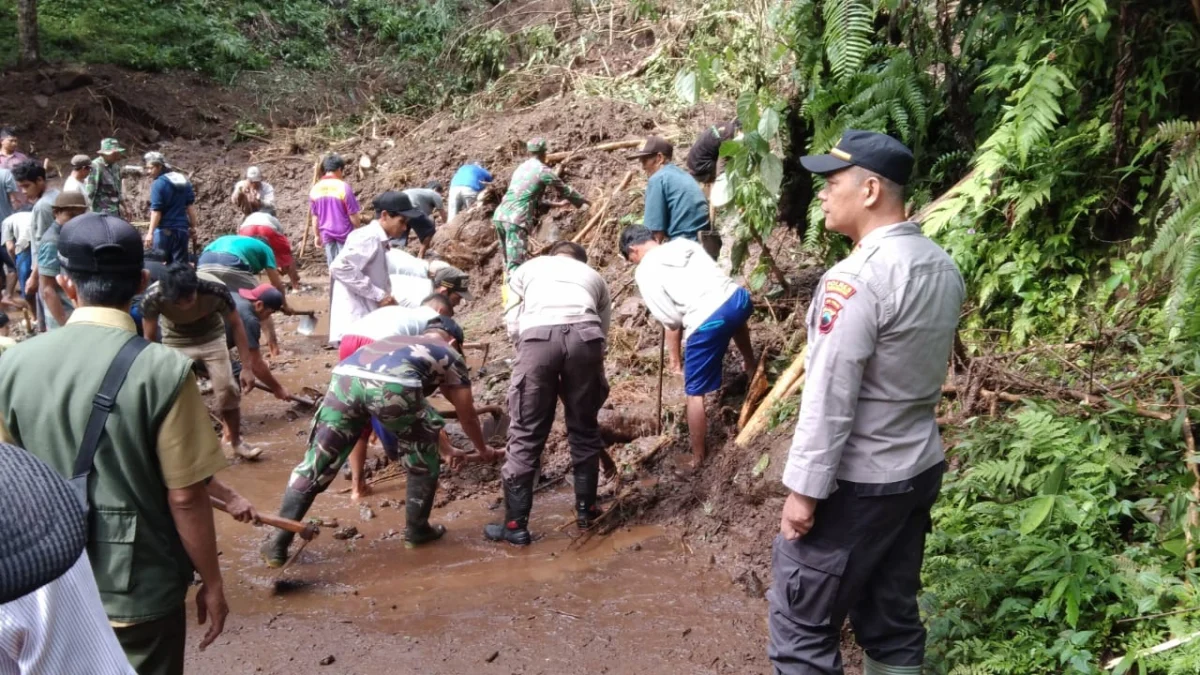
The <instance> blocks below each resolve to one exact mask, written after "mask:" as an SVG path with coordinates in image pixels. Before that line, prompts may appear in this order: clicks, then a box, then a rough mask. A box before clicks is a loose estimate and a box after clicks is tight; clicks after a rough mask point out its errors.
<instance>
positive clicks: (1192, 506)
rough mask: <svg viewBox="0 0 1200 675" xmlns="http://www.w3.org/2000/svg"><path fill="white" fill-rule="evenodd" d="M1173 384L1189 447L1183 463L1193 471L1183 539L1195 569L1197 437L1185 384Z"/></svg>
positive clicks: (1199, 497) (1199, 473)
mask: <svg viewBox="0 0 1200 675" xmlns="http://www.w3.org/2000/svg"><path fill="white" fill-rule="evenodd" d="M1171 382H1172V383H1173V384H1174V385H1175V402H1176V403H1178V404H1179V409H1180V410H1181V411H1183V442H1184V445H1185V446H1186V447H1187V454H1185V455H1184V456H1183V461H1184V462H1185V463H1186V464H1187V466H1188V467H1189V468H1190V469H1191V471H1192V478H1193V480H1192V498H1191V500H1189V501H1188V507H1187V525H1186V526H1185V527H1184V528H1183V538H1184V542H1185V544H1186V550H1187V564H1188V567H1195V566H1196V550H1195V548H1194V547H1193V541H1192V538H1193V537H1194V536H1195V531H1196V529H1197V528H1198V527H1200V512H1197V510H1196V505H1197V504H1198V503H1200V466H1196V437H1195V436H1194V435H1193V434H1192V420H1191V419H1190V418H1189V416H1188V409H1187V399H1186V398H1185V397H1184V394H1183V384H1182V383H1181V382H1180V381H1179V378H1178V377H1172V378H1171Z"/></svg>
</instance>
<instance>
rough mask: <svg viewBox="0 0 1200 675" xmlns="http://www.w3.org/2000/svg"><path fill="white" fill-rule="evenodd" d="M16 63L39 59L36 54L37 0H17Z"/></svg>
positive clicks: (34, 61) (26, 63)
mask: <svg viewBox="0 0 1200 675" xmlns="http://www.w3.org/2000/svg"><path fill="white" fill-rule="evenodd" d="M17 42H18V44H19V51H18V52H17V63H19V64H20V65H22V66H28V65H33V64H35V63H37V62H38V61H40V60H41V59H40V58H39V55H38V25H37V0H17Z"/></svg>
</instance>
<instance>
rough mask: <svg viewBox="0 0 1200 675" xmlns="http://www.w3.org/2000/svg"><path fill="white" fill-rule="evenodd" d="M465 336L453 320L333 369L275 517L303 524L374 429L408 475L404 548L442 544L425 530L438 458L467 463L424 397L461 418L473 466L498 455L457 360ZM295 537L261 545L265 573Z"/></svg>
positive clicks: (377, 346) (435, 531)
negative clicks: (440, 400) (438, 396)
mask: <svg viewBox="0 0 1200 675" xmlns="http://www.w3.org/2000/svg"><path fill="white" fill-rule="evenodd" d="M462 342H463V334H462V329H460V328H459V327H458V324H456V323H454V321H453V320H452V319H448V318H439V319H435V320H433V321H431V322H430V323H429V325H428V326H427V328H426V329H425V332H424V333H423V334H422V335H421V336H420V337H415V338H414V337H389V338H385V339H383V340H380V341H378V342H375V343H373V344H370V345H367V346H365V347H362V348H361V349H359V350H358V351H356V352H354V354H352V355H351V356H350V357H349V358H347V359H344V360H343V361H342V362H341V363H339V364H338V365H337V366H336V367H335V368H334V369H333V377H332V379H331V380H330V382H329V390H328V392H327V393H326V394H325V399H324V400H323V401H322V402H321V405H320V407H319V408H318V409H317V412H316V415H315V416H314V417H313V423H312V429H311V431H310V432H309V446H308V450H307V451H306V452H305V455H304V459H303V460H302V461H301V462H300V464H299V465H298V466H296V468H295V469H294V470H293V471H292V475H291V479H290V480H289V482H288V486H287V490H286V491H285V492H284V495H283V501H282V503H281V505H280V507H279V515H280V516H283V517H285V518H291V519H292V520H302V519H303V518H304V514H305V513H307V511H308V509H309V507H310V506H312V503H313V500H314V499H316V497H317V495H318V494H320V493H321V492H323V491H324V490H325V489H326V488H327V487H329V484H330V483H331V482H333V479H334V478H335V477H337V474H338V471H339V470H340V469H341V467H342V464H343V463H345V461H346V458H347V457H349V456H350V452H351V450H353V448H354V445H355V443H356V442H357V441H358V440H359V438H361V437H362V434H363V432H364V431H365V430H367V429H368V428H370V427H374V428H375V431H376V433H377V434H378V435H379V438H380V441H381V442H382V443H383V449H384V452H385V453H387V455H388V456H389V457H391V458H392V459H400V456H401V454H403V458H402V462H403V464H404V467H405V470H406V471H407V472H408V480H407V486H406V490H407V494H406V497H405V517H406V525H405V529H404V541H405V545H406V546H410V547H411V546H416V545H419V544H424V543H428V542H431V541H435V540H437V539H440V538H441V537H442V535H443V534H445V532H446V528H445V527H444V526H442V525H430V524H429V514H430V513H431V512H432V511H433V498H434V494H435V493H436V492H437V486H438V474H439V472H440V462H439V454H440V455H441V456H443V457H445V458H447V459H448V460H449V461H450V463H451V466H457V465H460V464H462V463H463V462H464V461H465V460H467V459H468V456H467V455H466V454H464V453H463V452H462V451H461V450H458V449H456V448H454V447H453V446H451V445H450V442H449V440H448V439H447V438H446V437H445V436H444V435H442V433H441V432H442V428H443V427H444V426H445V420H443V419H442V416H441V415H439V414H438V413H437V411H436V410H434V409H433V407H432V406H430V405H429V402H428V401H427V400H426V397H427V396H429V395H430V394H432V393H433V392H434V390H440V391H441V393H442V395H443V396H445V397H446V399H447V400H448V401H450V403H451V404H452V405H453V406H454V409H455V411H456V412H457V413H458V420H459V423H460V424H461V425H462V429H463V432H465V433H466V435H467V438H469V439H471V443H472V444H473V445H474V446H475V450H476V453H477V454H475V455H474V456H471V457H470V459H472V460H475V461H492V460H495V459H497V458H499V457H503V454H504V453H503V451H502V450H493V449H492V448H490V447H488V445H487V443H486V442H485V440H484V437H483V430H482V429H481V428H480V426H479V418H478V416H476V414H475V400H474V396H473V395H472V393H471V381H470V375H469V373H468V370H467V364H466V362H465V361H464V360H463V357H462V355H461V349H462ZM293 537H294V535H293V534H292V533H290V532H285V531H283V530H278V531H276V532H275V533H274V534H273V535H272V536H271V537H270V539H269V540H268V541H267V542H266V543H265V544H263V546H262V549H261V552H262V556H263V560H264V561H265V562H266V563H267V565H268V566H270V567H279V566H282V565H283V564H284V563H285V562H286V561H287V555H288V553H287V552H288V546H290V545H291V542H292V539H293Z"/></svg>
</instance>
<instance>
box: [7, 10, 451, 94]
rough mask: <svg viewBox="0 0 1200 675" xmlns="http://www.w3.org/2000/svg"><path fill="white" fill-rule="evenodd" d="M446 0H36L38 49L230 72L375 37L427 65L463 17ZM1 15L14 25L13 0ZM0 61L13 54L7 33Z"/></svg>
mask: <svg viewBox="0 0 1200 675" xmlns="http://www.w3.org/2000/svg"><path fill="white" fill-rule="evenodd" d="M465 9H466V7H465V6H463V5H461V4H459V3H452V2H450V1H449V0H415V1H413V2H400V1H399V0H348V1H347V2H345V3H342V4H331V3H329V2H325V1H322V0H287V1H286V2H275V3H261V2H250V1H249V0H177V1H175V2H168V1H167V0H105V1H104V2H93V1H91V0H40V1H39V2H38V23H39V29H40V33H41V36H40V37H41V43H42V51H43V56H44V57H45V58H47V59H48V60H51V61H82V62H94V63H112V64H117V65H122V66H128V67H130V68H136V69H140V70H169V69H186V70H195V71H199V72H203V73H205V74H208V75H212V76H214V77H217V78H219V79H222V80H231V79H233V78H234V77H236V75H237V74H238V73H240V72H242V71H246V70H263V69H266V68H269V67H271V66H272V65H276V64H278V65H282V66H287V67H293V68H301V69H308V70H322V69H328V68H330V67H331V66H333V65H334V64H335V63H337V62H338V61H339V60H340V58H341V56H340V54H339V52H340V50H341V49H342V48H344V47H347V46H349V47H353V48H355V49H359V48H361V47H362V46H363V43H365V42H371V43H377V44H379V45H380V46H381V47H382V49H383V51H384V52H385V53H386V54H387V55H388V56H389V57H390V59H391V61H392V63H394V64H397V65H400V64H410V65H411V64H413V63H418V64H421V63H432V61H433V60H434V59H435V58H436V57H437V56H438V55H439V54H440V53H441V51H442V48H443V46H444V43H445V40H446V38H447V37H448V36H449V34H450V32H451V31H452V30H454V29H455V28H456V27H457V26H458V25H459V23H460V22H461V16H462V12H463V11H464V10H465ZM0 18H2V19H3V20H4V21H6V22H8V24H9V25H12V24H13V23H15V20H16V18H15V8H14V6H13V3H6V4H2V5H0ZM0 59H3V61H4V62H5V63H12V62H14V61H15V59H16V43H15V41H11V40H10V41H5V42H4V43H3V45H2V46H0Z"/></svg>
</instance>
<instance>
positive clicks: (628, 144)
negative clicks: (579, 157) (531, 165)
mask: <svg viewBox="0 0 1200 675" xmlns="http://www.w3.org/2000/svg"><path fill="white" fill-rule="evenodd" d="M641 144H642V139H640V138H631V139H629V140H625V141H613V142H611V143H601V144H600V145H593V146H592V147H590V148H583V149H581V150H566V151H563V152H552V153H550V154H548V155H546V163H547V164H556V163H558V162H561V161H563V160H564V159H566V158H568V157H570V156H572V155H576V154H579V153H583V152H604V151H610V150H626V149H628V148H636V147H638V146H639V145H641Z"/></svg>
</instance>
